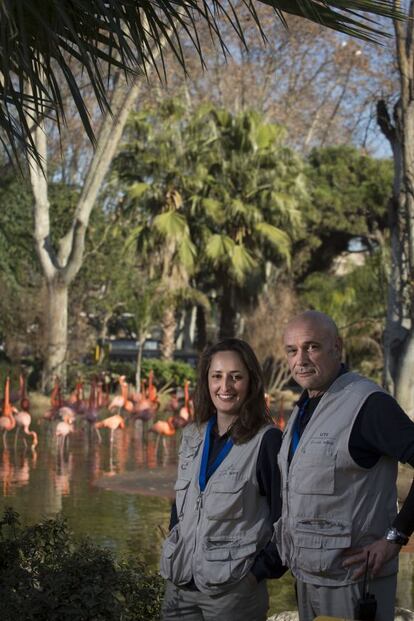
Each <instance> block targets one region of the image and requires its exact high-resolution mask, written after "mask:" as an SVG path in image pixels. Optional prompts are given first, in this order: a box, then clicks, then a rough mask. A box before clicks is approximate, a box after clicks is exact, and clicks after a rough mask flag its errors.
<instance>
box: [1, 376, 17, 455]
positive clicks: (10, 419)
mask: <svg viewBox="0 0 414 621" xmlns="http://www.w3.org/2000/svg"><path fill="white" fill-rule="evenodd" d="M14 412H17V410H16V408H14V407H13V406H12V404H11V403H10V377H6V381H5V384H4V399H3V412H2V414H3V415H2V416H0V429H3V446H4V448H5V449H6V448H7V442H6V435H7V433H8V432H9V431H12V430H13V429H14V428H15V426H16V421H15V419H14V416H13V413H14Z"/></svg>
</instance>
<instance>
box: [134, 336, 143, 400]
mask: <svg viewBox="0 0 414 621" xmlns="http://www.w3.org/2000/svg"><path fill="white" fill-rule="evenodd" d="M137 344H138V351H137V359H136V366H135V390H136V392H137V394H138V393H140V392H141V369H142V350H143V349H144V344H145V338H144V339H143V338H141V337H139V338H138V340H137Z"/></svg>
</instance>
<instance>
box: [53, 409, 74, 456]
mask: <svg viewBox="0 0 414 621" xmlns="http://www.w3.org/2000/svg"><path fill="white" fill-rule="evenodd" d="M63 409H64V408H61V410H63ZM68 409H70V408H68ZM71 433H73V419H72V418H71V417H70V415H69V414H66V415H64V419H63V420H61V421H60V422H59V423H58V424H57V425H56V429H55V437H56V441H57V445H58V447H59V450H60V451H61V452H63V450H64V448H65V444H66V442H67V441H68V440H67V438H68V437H69V434H71Z"/></svg>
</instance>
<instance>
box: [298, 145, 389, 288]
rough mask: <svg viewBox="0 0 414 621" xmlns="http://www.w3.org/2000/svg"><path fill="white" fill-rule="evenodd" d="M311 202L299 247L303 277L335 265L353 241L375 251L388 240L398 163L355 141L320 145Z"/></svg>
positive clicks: (312, 168)
mask: <svg viewBox="0 0 414 621" xmlns="http://www.w3.org/2000/svg"><path fill="white" fill-rule="evenodd" d="M308 163H309V169H308V178H309V181H310V184H311V188H312V190H311V194H312V198H311V207H310V208H309V209H307V210H306V211H305V212H304V214H303V215H304V217H305V218H306V235H305V236H301V237H300V239H298V240H297V241H296V243H295V244H294V248H293V257H294V271H295V277H296V280H297V281H301V280H303V279H304V278H305V277H306V276H307V275H309V274H310V273H312V272H315V271H317V272H322V271H324V270H326V269H329V268H330V267H331V264H332V261H333V259H334V258H335V257H336V256H338V255H339V254H340V253H341V252H343V251H345V250H347V249H348V245H349V243H350V241H351V240H355V239H357V240H358V242H359V244H360V246H361V247H362V248H363V249H366V250H372V249H374V248H376V247H377V246H378V245H379V244H382V243H383V242H384V239H383V233H384V230H385V229H386V227H387V204H388V197H389V193H390V188H391V184H392V162H391V161H390V160H381V159H375V158H372V157H369V156H367V155H364V154H363V153H361V151H359V150H357V149H355V148H354V147H351V146H339V147H329V148H325V149H314V150H313V151H312V152H311V154H310V156H309V158H308Z"/></svg>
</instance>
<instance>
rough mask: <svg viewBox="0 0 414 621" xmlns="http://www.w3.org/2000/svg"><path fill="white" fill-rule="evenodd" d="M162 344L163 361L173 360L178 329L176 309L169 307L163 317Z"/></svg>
mask: <svg viewBox="0 0 414 621" xmlns="http://www.w3.org/2000/svg"><path fill="white" fill-rule="evenodd" d="M161 324H162V343H161V358H162V359H163V360H172V359H173V355H174V350H175V331H176V328H177V321H176V318H175V308H174V307H171V306H170V307H168V308H166V309H165V310H164V312H163V315H162V320H161Z"/></svg>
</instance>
